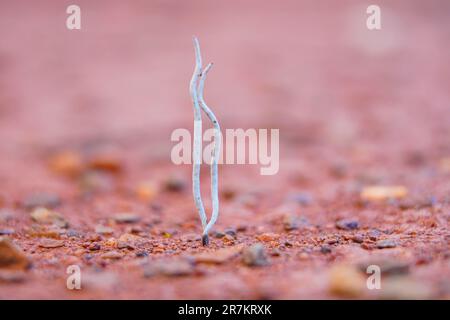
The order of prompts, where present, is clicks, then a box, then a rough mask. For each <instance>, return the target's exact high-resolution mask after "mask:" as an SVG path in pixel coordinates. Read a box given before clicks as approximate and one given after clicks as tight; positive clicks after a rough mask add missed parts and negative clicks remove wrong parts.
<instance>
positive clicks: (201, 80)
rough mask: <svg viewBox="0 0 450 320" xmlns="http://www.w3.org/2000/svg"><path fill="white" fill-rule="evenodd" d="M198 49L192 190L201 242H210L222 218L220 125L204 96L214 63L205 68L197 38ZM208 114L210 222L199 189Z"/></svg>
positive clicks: (193, 93) (193, 90)
mask: <svg viewBox="0 0 450 320" xmlns="http://www.w3.org/2000/svg"><path fill="white" fill-rule="evenodd" d="M194 48H195V69H194V74H193V75H192V79H191V82H190V94H191V98H192V103H193V105H194V145H193V160H194V162H193V167H192V190H193V194H194V202H195V206H196V208H197V211H198V213H199V215H200V220H201V222H202V228H203V233H202V244H203V245H204V246H207V245H208V244H209V237H208V233H209V231H210V230H211V228H212V227H213V226H214V224H215V223H216V221H217V218H218V217H219V191H218V161H219V158H220V141H221V134H220V125H219V122H218V121H217V118H216V116H215V115H214V113H213V112H212V111H211V109H210V108H209V107H208V105H207V104H206V102H205V100H204V98H203V90H204V87H205V80H206V75H207V74H208V72H209V70H210V69H211V67H212V63H210V64H208V65H207V66H206V68H205V69H204V70H203V71H202V57H201V53H200V45H199V42H198V40H197V38H195V37H194ZM202 110H203V112H204V113H205V114H206V115H207V117H208V118H209V120H210V121H211V122H212V125H213V127H214V145H213V146H214V148H213V151H212V155H211V164H210V165H211V203H212V214H211V219H210V220H209V222H208V221H207V217H206V213H205V208H204V206H203V201H202V197H201V192H200V164H201V157H202V114H201V111H202Z"/></svg>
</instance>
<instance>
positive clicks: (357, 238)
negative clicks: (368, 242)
mask: <svg viewBox="0 0 450 320" xmlns="http://www.w3.org/2000/svg"><path fill="white" fill-rule="evenodd" d="M351 239H352V241H353V242H355V243H363V242H364V237H363V236H362V235H360V234H355V235H354V236H352V237H351Z"/></svg>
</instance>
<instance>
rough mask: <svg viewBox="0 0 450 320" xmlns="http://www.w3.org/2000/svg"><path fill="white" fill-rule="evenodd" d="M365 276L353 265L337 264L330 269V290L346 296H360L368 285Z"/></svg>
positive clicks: (340, 295) (335, 293)
mask: <svg viewBox="0 0 450 320" xmlns="http://www.w3.org/2000/svg"><path fill="white" fill-rule="evenodd" d="M365 280H366V279H365V277H364V276H363V274H362V273H361V272H359V271H358V270H357V269H356V268H354V267H351V266H344V265H342V266H335V267H333V268H332V269H331V271H330V280H329V290H330V292H331V293H332V294H334V295H337V296H339V297H344V298H359V297H361V295H362V293H363V292H364V288H365V285H366V281H365Z"/></svg>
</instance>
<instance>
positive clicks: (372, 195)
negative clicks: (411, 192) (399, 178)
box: [360, 186, 408, 201]
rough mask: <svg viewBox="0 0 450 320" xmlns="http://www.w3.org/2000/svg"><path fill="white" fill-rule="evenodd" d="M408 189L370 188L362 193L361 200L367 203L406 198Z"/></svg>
mask: <svg viewBox="0 0 450 320" xmlns="http://www.w3.org/2000/svg"><path fill="white" fill-rule="evenodd" d="M407 194H408V189H406V188H405V187H404V186H369V187H365V188H364V189H363V190H362V191H361V194H360V196H361V199H362V200H367V201H383V200H388V199H401V198H404V197H406V195H407Z"/></svg>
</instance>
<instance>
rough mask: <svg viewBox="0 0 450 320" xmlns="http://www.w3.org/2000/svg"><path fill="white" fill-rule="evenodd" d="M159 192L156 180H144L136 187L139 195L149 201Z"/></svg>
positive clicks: (141, 198) (143, 199)
mask: <svg viewBox="0 0 450 320" xmlns="http://www.w3.org/2000/svg"><path fill="white" fill-rule="evenodd" d="M156 194H157V188H156V185H155V183H154V182H152V181H149V182H142V183H140V184H139V185H138V186H137V188H136V195H137V197H138V198H139V199H140V200H142V201H144V202H148V201H150V200H152V199H153V198H154V197H155V196H156Z"/></svg>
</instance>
